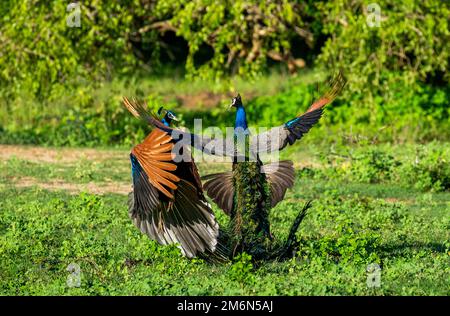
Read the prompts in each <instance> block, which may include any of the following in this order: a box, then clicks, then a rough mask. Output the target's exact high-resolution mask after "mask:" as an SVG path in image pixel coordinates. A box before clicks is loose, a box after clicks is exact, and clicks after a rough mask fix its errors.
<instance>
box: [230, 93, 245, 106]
mask: <svg viewBox="0 0 450 316" xmlns="http://www.w3.org/2000/svg"><path fill="white" fill-rule="evenodd" d="M242 106H243V105H242V99H241V95H240V94H239V93H238V95H237V96H235V97H234V98H233V99H231V104H230V107H229V108H230V109H231V108H232V107H235V108H239V107H242Z"/></svg>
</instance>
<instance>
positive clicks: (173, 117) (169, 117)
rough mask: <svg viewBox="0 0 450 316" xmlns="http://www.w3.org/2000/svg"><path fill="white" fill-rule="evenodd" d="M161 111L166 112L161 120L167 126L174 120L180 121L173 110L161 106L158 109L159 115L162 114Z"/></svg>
mask: <svg viewBox="0 0 450 316" xmlns="http://www.w3.org/2000/svg"><path fill="white" fill-rule="evenodd" d="M161 113H165V114H164V117H163V118H162V120H161V122H162V123H163V124H164V125H166V126H170V123H171V122H172V121H178V118H177V116H176V115H175V113H173V112H172V111H169V110H166V109H164V108H163V107H160V108H159V110H158V115H161Z"/></svg>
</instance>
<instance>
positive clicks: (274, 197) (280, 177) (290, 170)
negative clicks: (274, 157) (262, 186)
mask: <svg viewBox="0 0 450 316" xmlns="http://www.w3.org/2000/svg"><path fill="white" fill-rule="evenodd" d="M262 169H263V172H264V173H265V174H266V177H267V180H268V181H269V184H270V192H271V204H272V207H274V206H275V205H277V204H278V203H279V202H281V201H282V200H283V199H284V195H285V194H286V190H287V189H289V188H292V186H293V185H294V179H295V171H294V167H293V163H292V161H289V160H284V161H280V162H275V163H271V164H267V165H264V166H263V168H262Z"/></svg>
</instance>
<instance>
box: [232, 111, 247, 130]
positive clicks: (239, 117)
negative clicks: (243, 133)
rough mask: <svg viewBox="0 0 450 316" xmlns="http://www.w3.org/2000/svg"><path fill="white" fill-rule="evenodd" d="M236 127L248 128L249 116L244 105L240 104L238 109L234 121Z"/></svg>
mask: <svg viewBox="0 0 450 316" xmlns="http://www.w3.org/2000/svg"><path fill="white" fill-rule="evenodd" d="M234 128H235V129H236V128H242V129H243V130H246V129H247V128H248V126H247V117H246V115H245V110H244V107H243V106H239V107H238V108H237V110H236V121H235V123H234Z"/></svg>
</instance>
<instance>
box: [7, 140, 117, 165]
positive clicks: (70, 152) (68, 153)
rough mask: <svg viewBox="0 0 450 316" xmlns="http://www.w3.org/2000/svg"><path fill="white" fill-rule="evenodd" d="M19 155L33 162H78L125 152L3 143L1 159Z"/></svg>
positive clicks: (115, 156) (104, 158)
mask: <svg viewBox="0 0 450 316" xmlns="http://www.w3.org/2000/svg"><path fill="white" fill-rule="evenodd" d="M12 157H17V158H20V159H24V160H29V161H33V162H47V163H55V162H69V163H72V162H77V161H79V160H80V159H85V158H89V160H96V161H98V160H106V159H111V158H113V159H114V158H116V159H117V158H123V153H120V152H117V151H111V150H97V149H90V148H83V149H79V148H58V149H56V148H46V147H35V146H22V145H20V146H19V145H1V144H0V160H8V159H10V158H12Z"/></svg>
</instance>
